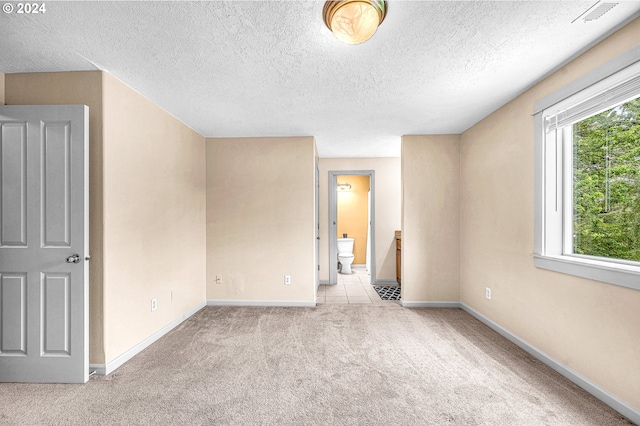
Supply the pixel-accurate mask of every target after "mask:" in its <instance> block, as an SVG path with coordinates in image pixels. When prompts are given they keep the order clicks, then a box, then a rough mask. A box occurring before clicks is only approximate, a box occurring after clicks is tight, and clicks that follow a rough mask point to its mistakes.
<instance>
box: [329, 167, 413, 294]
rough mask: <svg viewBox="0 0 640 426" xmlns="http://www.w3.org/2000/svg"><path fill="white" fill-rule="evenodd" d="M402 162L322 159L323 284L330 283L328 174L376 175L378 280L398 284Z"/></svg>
mask: <svg viewBox="0 0 640 426" xmlns="http://www.w3.org/2000/svg"><path fill="white" fill-rule="evenodd" d="M400 164H401V163H400V158H320V159H319V161H318V168H319V170H320V280H321V281H322V282H328V281H329V172H330V171H340V170H374V171H375V192H376V193H375V203H376V204H375V222H376V223H375V253H374V254H375V261H376V279H377V280H383V281H394V282H395V280H396V245H395V244H396V241H395V231H396V230H400V226H401V215H400V211H401V206H402V200H401V196H400V188H401V183H400Z"/></svg>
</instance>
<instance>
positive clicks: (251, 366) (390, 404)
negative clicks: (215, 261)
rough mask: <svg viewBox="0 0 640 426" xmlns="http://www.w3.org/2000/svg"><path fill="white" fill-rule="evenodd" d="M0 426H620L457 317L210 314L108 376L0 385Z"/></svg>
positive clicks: (444, 313)
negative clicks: (79, 381) (74, 382)
mask: <svg viewBox="0 0 640 426" xmlns="http://www.w3.org/2000/svg"><path fill="white" fill-rule="evenodd" d="M0 423H2V424H24V425H34V424H52V425H53V424H55V425H65V424H74V425H89V424H104V425H115V424H123V425H124V424H126V425H130V424H154V425H166V424H180V425H199V424H201V425H257V424H260V425H598V426H602V425H625V424H630V422H628V421H626V420H625V419H624V418H622V417H621V416H620V415H619V414H617V413H616V412H615V411H613V410H611V409H610V408H609V407H607V406H606V405H604V404H602V403H601V402H599V401H598V400H596V399H595V398H594V397H592V396H590V395H589V394H587V393H586V392H585V391H583V390H581V389H580V388H578V387H577V386H575V385H573V384H572V383H570V382H569V381H567V380H566V379H564V378H563V377H561V376H560V375H558V374H557V373H555V372H554V371H553V370H551V369H549V368H548V367H546V366H545V365H543V364H542V363H540V362H539V361H537V360H536V359H534V358H532V357H531V356H530V355H528V354H527V353H526V352H524V351H522V350H520V349H519V348H518V347H516V346H515V345H513V344H512V343H510V342H508V341H507V340H505V339H503V338H502V337H501V336H499V335H498V334H496V333H495V332H493V331H492V330H490V329H489V328H487V327H486V326H484V325H483V324H481V323H480V322H478V321H477V320H475V319H474V318H473V317H471V316H470V315H468V314H467V313H465V312H464V311H461V310H459V309H403V308H401V307H399V306H396V305H392V306H388V305H386V306H372V305H369V306H366V305H363V306H354V305H320V306H319V307H317V308H256V307H209V308H205V309H203V310H201V311H200V312H198V313H197V314H196V315H194V316H193V317H191V318H190V319H189V320H187V321H185V322H184V323H183V324H182V325H181V326H180V327H178V328H177V329H175V330H174V331H172V332H171V333H169V334H167V335H166V336H165V337H163V338H162V339H161V340H159V341H158V342H156V343H155V344H154V345H152V346H151V347H149V348H147V349H146V350H145V351H144V352H142V353H141V354H139V355H138V356H136V357H135V358H134V359H132V360H131V361H129V362H128V363H126V364H125V365H123V366H122V367H120V368H119V369H118V370H116V371H115V372H114V373H113V374H111V375H109V376H107V377H92V378H91V380H90V381H89V383H87V384H85V385H32V384H0Z"/></svg>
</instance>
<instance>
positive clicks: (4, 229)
mask: <svg viewBox="0 0 640 426" xmlns="http://www.w3.org/2000/svg"><path fill="white" fill-rule="evenodd" d="M88 117H89V109H88V107H86V106H84V105H64V106H61V105H56V106H0V381H3V382H41V383H84V382H86V381H87V380H89V327H88V325H89V317H88V313H89V303H88V296H89V292H88V284H89V266H88V265H89V264H88V262H87V260H88V257H89V255H88V250H89V244H88V243H89V238H88V236H89V228H88V224H89V198H88V188H89V185H88V182H89V178H88V153H89V144H88V142H89V139H88V131H89V120H88Z"/></svg>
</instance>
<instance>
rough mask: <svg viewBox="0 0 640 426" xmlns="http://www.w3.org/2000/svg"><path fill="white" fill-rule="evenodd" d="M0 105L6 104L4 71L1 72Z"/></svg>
mask: <svg viewBox="0 0 640 426" xmlns="http://www.w3.org/2000/svg"><path fill="white" fill-rule="evenodd" d="M0 105H4V73H1V72H0Z"/></svg>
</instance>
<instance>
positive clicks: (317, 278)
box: [314, 158, 320, 297]
mask: <svg viewBox="0 0 640 426" xmlns="http://www.w3.org/2000/svg"><path fill="white" fill-rule="evenodd" d="M315 179H316V182H315V184H316V197H315V203H316V207H315V215H316V223H315V227H316V232H315V238H316V241H315V251H316V265H315V292H314V294H315V295H316V296H315V297H317V295H318V288H320V166H319V165H318V158H316V178H315Z"/></svg>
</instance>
